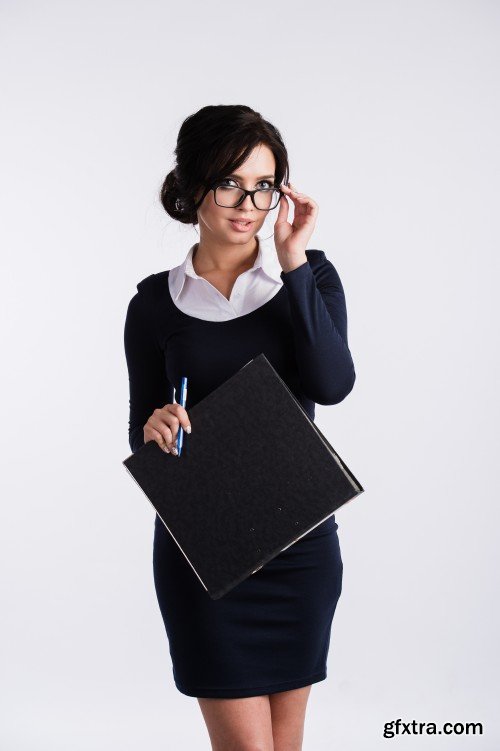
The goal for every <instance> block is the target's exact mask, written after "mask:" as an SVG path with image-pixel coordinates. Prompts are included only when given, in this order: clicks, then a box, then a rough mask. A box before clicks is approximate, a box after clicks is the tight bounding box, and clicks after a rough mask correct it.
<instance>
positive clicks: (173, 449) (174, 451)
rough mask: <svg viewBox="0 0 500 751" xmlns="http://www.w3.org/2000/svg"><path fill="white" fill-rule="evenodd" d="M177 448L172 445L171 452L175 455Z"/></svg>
mask: <svg viewBox="0 0 500 751" xmlns="http://www.w3.org/2000/svg"><path fill="white" fill-rule="evenodd" d="M177 453H178V451H177V448H176V447H175V446H172V454H175V455H176V456H177Z"/></svg>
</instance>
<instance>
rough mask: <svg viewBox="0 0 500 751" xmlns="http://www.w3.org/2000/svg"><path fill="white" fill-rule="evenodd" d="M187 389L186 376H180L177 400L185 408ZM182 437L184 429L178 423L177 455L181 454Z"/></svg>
mask: <svg viewBox="0 0 500 751" xmlns="http://www.w3.org/2000/svg"><path fill="white" fill-rule="evenodd" d="M187 389H188V379H187V377H186V376H182V378H181V393H180V398H179V400H178V404H180V405H181V407H184V409H186V398H187ZM183 439H184V429H183V427H182V425H179V430H178V432H177V451H178V454H177V455H178V456H180V455H181V451H182V444H183Z"/></svg>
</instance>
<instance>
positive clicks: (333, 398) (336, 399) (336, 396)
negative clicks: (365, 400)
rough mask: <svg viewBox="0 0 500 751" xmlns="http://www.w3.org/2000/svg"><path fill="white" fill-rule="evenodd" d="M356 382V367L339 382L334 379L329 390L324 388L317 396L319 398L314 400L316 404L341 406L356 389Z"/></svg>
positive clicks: (352, 366) (350, 369) (349, 370)
mask: <svg viewBox="0 0 500 751" xmlns="http://www.w3.org/2000/svg"><path fill="white" fill-rule="evenodd" d="M355 381H356V371H355V369H354V365H353V364H351V367H350V368H349V369H348V371H347V372H346V373H345V376H344V377H343V378H342V379H341V380H340V381H339V380H338V379H334V380H333V381H332V383H331V384H329V387H328V388H326V387H325V388H324V389H323V390H322V391H321V393H319V394H317V395H316V396H317V398H315V399H314V401H315V402H316V404H322V405H325V406H331V405H333V404H339V403H340V402H342V401H343V400H344V399H345V398H346V396H348V394H350V393H351V391H352V390H353V388H354V383H355Z"/></svg>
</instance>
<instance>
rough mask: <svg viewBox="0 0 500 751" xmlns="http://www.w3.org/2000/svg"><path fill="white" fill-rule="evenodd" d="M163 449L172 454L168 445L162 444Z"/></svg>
mask: <svg viewBox="0 0 500 751" xmlns="http://www.w3.org/2000/svg"><path fill="white" fill-rule="evenodd" d="M162 449H163V450H164V451H165V453H166V454H170V449H169V448H168V446H162Z"/></svg>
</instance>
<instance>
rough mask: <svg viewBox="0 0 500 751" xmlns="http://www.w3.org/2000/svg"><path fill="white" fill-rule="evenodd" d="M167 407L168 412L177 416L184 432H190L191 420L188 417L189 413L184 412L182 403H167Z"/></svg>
mask: <svg viewBox="0 0 500 751" xmlns="http://www.w3.org/2000/svg"><path fill="white" fill-rule="evenodd" d="M167 407H168V411H169V412H170V414H172V415H175V417H177V419H178V421H179V424H180V425H181V426H182V428H183V430H185V431H186V433H190V432H191V420H190V419H189V415H188V413H187V412H186V409H185V407H183V406H182V404H178V403H177V402H176V403H175V404H168V405H167Z"/></svg>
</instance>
